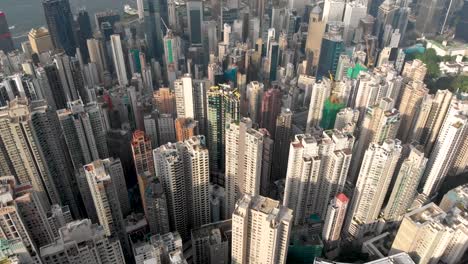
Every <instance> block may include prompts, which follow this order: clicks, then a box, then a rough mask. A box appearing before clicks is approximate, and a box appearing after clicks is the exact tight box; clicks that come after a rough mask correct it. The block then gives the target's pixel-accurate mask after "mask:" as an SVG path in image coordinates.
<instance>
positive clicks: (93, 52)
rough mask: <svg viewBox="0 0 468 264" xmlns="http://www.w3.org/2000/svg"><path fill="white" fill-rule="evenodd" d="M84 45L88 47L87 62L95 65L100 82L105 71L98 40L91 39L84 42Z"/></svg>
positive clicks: (105, 65)
mask: <svg viewBox="0 0 468 264" xmlns="http://www.w3.org/2000/svg"><path fill="white" fill-rule="evenodd" d="M86 45H87V47H88V53H89V61H90V62H91V63H94V64H95V65H96V68H97V74H98V76H99V81H101V82H102V81H103V80H104V71H106V70H107V63H106V58H105V56H104V51H103V47H102V43H101V41H100V40H99V39H94V38H91V39H88V40H86Z"/></svg>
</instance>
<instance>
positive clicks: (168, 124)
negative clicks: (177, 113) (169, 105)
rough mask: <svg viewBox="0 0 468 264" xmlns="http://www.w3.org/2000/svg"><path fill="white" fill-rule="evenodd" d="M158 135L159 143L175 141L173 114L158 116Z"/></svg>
mask: <svg viewBox="0 0 468 264" xmlns="http://www.w3.org/2000/svg"><path fill="white" fill-rule="evenodd" d="M158 136H159V138H158V141H159V145H164V144H167V143H169V142H175V140H176V133H175V127H174V118H173V117H172V115H171V114H160V115H159V116H158Z"/></svg>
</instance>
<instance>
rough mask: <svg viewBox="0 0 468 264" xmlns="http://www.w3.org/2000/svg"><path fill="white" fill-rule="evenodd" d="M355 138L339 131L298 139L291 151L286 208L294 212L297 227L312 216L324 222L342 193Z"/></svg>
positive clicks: (294, 141) (285, 193) (300, 136)
mask: <svg viewBox="0 0 468 264" xmlns="http://www.w3.org/2000/svg"><path fill="white" fill-rule="evenodd" d="M353 144H354V138H353V137H352V136H348V135H344V134H342V133H340V132H339V131H337V130H334V131H325V132H324V133H323V134H322V135H310V134H305V135H296V137H295V139H294V140H293V142H292V143H291V146H290V149H289V160H288V171H287V175H286V187H285V191H284V199H283V205H284V206H287V207H289V208H291V209H292V210H293V211H294V224H303V223H304V222H305V221H306V220H307V219H308V218H309V217H310V215H312V214H318V215H319V216H320V217H321V218H322V219H324V218H325V215H326V213H327V206H328V204H329V202H330V200H331V199H333V198H334V197H335V196H336V195H337V194H339V193H341V192H343V190H344V186H345V182H346V175H347V174H348V169H349V164H350V162H351V149H352V148H353Z"/></svg>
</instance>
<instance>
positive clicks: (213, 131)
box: [207, 86, 240, 186]
mask: <svg viewBox="0 0 468 264" xmlns="http://www.w3.org/2000/svg"><path fill="white" fill-rule="evenodd" d="M239 99H240V95H239V93H238V92H237V91H235V90H233V89H231V88H230V87H229V86H212V87H211V88H210V89H209V90H208V92H207V130H208V131H207V134H208V137H207V138H208V148H209V150H210V171H211V172H212V173H214V174H216V175H219V172H223V171H224V169H225V165H224V164H225V163H224V161H225V139H226V138H225V137H226V127H227V126H228V125H229V124H230V123H231V122H235V121H239V120H240V101H239ZM212 182H213V183H216V184H220V185H221V186H224V177H223V176H221V177H217V176H213V177H212Z"/></svg>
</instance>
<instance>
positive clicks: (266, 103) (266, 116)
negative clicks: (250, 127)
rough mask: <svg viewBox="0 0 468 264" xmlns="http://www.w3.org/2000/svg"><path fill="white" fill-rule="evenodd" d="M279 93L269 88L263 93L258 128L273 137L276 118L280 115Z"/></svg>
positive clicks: (280, 97) (277, 90)
mask: <svg viewBox="0 0 468 264" xmlns="http://www.w3.org/2000/svg"><path fill="white" fill-rule="evenodd" d="M281 95H282V94H281V91H280V90H279V89H274V88H271V89H269V90H268V91H266V92H265V93H263V98H262V109H261V120H260V127H262V128H266V129H267V130H268V132H269V133H270V134H271V136H272V137H273V138H274V137H275V132H276V131H275V130H276V129H275V128H276V117H277V116H278V115H279V114H280V113H281V99H282V96H281Z"/></svg>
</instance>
